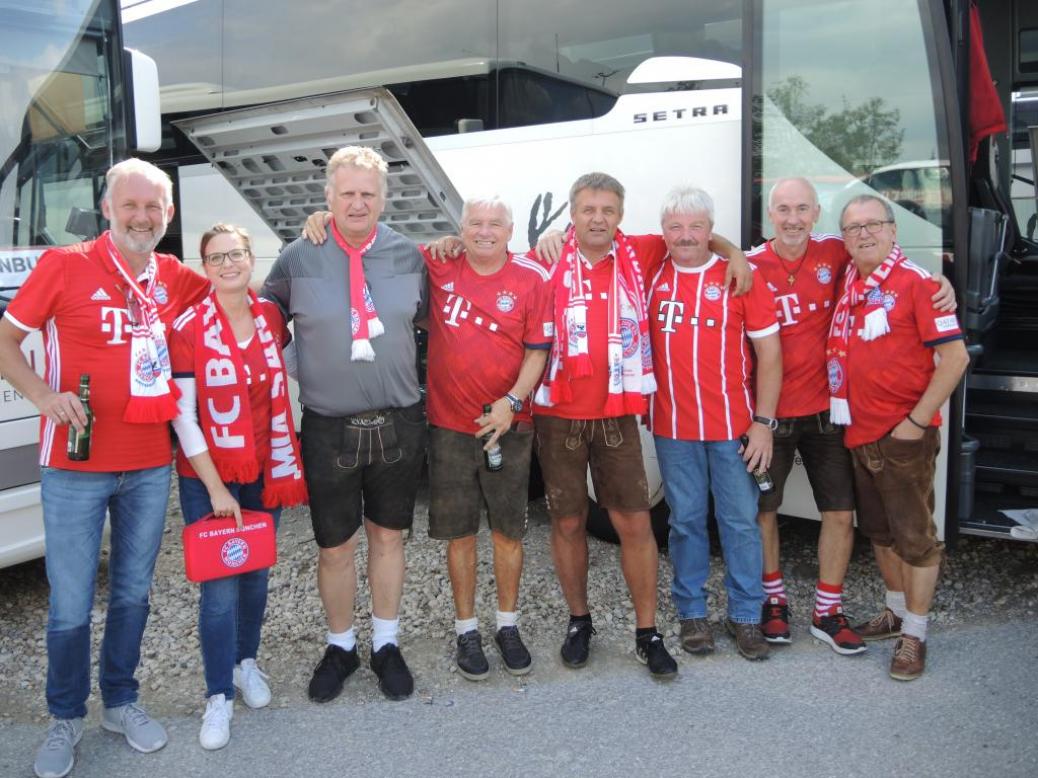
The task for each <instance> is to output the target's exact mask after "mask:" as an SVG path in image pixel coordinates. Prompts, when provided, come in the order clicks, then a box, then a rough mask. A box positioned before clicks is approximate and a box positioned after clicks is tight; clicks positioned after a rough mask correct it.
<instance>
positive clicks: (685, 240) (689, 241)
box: [674, 238, 699, 248]
mask: <svg viewBox="0 0 1038 778" xmlns="http://www.w3.org/2000/svg"><path fill="white" fill-rule="evenodd" d="M674 245H675V246H677V247H679V248H686V247H690V246H698V245H699V241H698V240H692V239H691V238H683V239H681V240H676V241H674Z"/></svg>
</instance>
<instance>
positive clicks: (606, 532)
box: [587, 498, 670, 551]
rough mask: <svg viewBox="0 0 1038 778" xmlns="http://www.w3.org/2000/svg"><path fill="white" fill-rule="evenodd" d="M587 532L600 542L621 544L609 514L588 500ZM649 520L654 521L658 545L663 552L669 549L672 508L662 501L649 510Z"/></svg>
mask: <svg viewBox="0 0 1038 778" xmlns="http://www.w3.org/2000/svg"><path fill="white" fill-rule="evenodd" d="M588 503H589V505H588V510H587V531H588V534H590V535H593V536H594V537H596V538H598V539H599V540H604V541H606V542H607V543H619V542H620V537H619V536H618V535H617V534H616V529H615V528H614V527H613V522H612V521H610V519H609V512H608V511H607V510H606V509H605V508H603V507H602V506H601V505H599V504H598V503H597V502H595V501H594V500H592V499H590V498H588ZM649 518H650V520H651V521H652V534H653V535H655V536H656V545H657V546H658V547H659V549H660V550H661V551H662V550H664V549H666V548H667V540H668V538H669V536H670V524H669V521H668V520H669V518H670V506H668V505H667V501H666V500H660V501H659V502H658V503H657V504H656V505H654V506H653V507H652V508H650V509H649Z"/></svg>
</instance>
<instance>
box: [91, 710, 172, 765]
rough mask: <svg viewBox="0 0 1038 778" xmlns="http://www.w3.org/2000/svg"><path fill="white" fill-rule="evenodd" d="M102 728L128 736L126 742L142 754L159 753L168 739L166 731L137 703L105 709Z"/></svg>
mask: <svg viewBox="0 0 1038 778" xmlns="http://www.w3.org/2000/svg"><path fill="white" fill-rule="evenodd" d="M101 726H102V727H104V728H105V729H107V730H108V731H109V732H116V733H118V734H120V735H125V736H126V742H127V743H129V744H130V745H131V746H132V747H133V748H135V749H137V750H138V751H140V752H141V753H142V754H150V753H151V752H152V751H158V750H159V749H160V748H162V747H163V746H164V745H166V741H167V740H168V738H167V737H166V730H165V729H163V728H162V725H161V724H159V723H158V722H157V721H155V719H153V718H152V717H151V716H149V715H148V714H147V712H146V711H145V710H144V708H142V707H141V706H140V705H138V704H137V703H135V702H131V703H129V704H128V705H120V706H119V707H117V708H105V710H104V714H102V716H101Z"/></svg>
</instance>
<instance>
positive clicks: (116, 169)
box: [105, 157, 173, 206]
mask: <svg viewBox="0 0 1038 778" xmlns="http://www.w3.org/2000/svg"><path fill="white" fill-rule="evenodd" d="M130 176H141V177H143V178H145V179H147V180H148V181H149V182H151V183H152V184H154V185H155V186H158V187H161V188H162V197H163V199H164V200H165V202H166V205H167V206H169V205H172V203H173V179H171V178H170V177H169V174H168V173H166V171H164V170H160V169H159V168H157V167H155V166H154V165H153V164H151V163H150V162H145V161H144V160H143V159H137V158H136V157H130V158H129V159H124V160H123V161H122V162H120V163H118V164H117V165H112V167H110V168H109V169H108V172H107V173H105V199H106V200H107V201H108V204H109V205H114V203H113V202H112V190H113V189H115V185H116V184H117V183H119V182H120V181H122V180H123V179H124V178H129V177H130Z"/></svg>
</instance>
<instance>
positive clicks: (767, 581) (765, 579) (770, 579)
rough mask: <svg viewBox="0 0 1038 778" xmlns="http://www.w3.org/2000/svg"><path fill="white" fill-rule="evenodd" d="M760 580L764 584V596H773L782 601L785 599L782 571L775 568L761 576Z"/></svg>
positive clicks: (766, 597)
mask: <svg viewBox="0 0 1038 778" xmlns="http://www.w3.org/2000/svg"><path fill="white" fill-rule="evenodd" d="M761 582H762V583H763V584H764V598H765V599H768V600H770V599H771V598H772V597H775V598H777V599H779V600H781V601H782V602H785V601H786V585H785V584H784V583H783V582H782V571H781V570H776V571H775V572H773V573H765V574H764V575H763V576H762V577H761Z"/></svg>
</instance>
